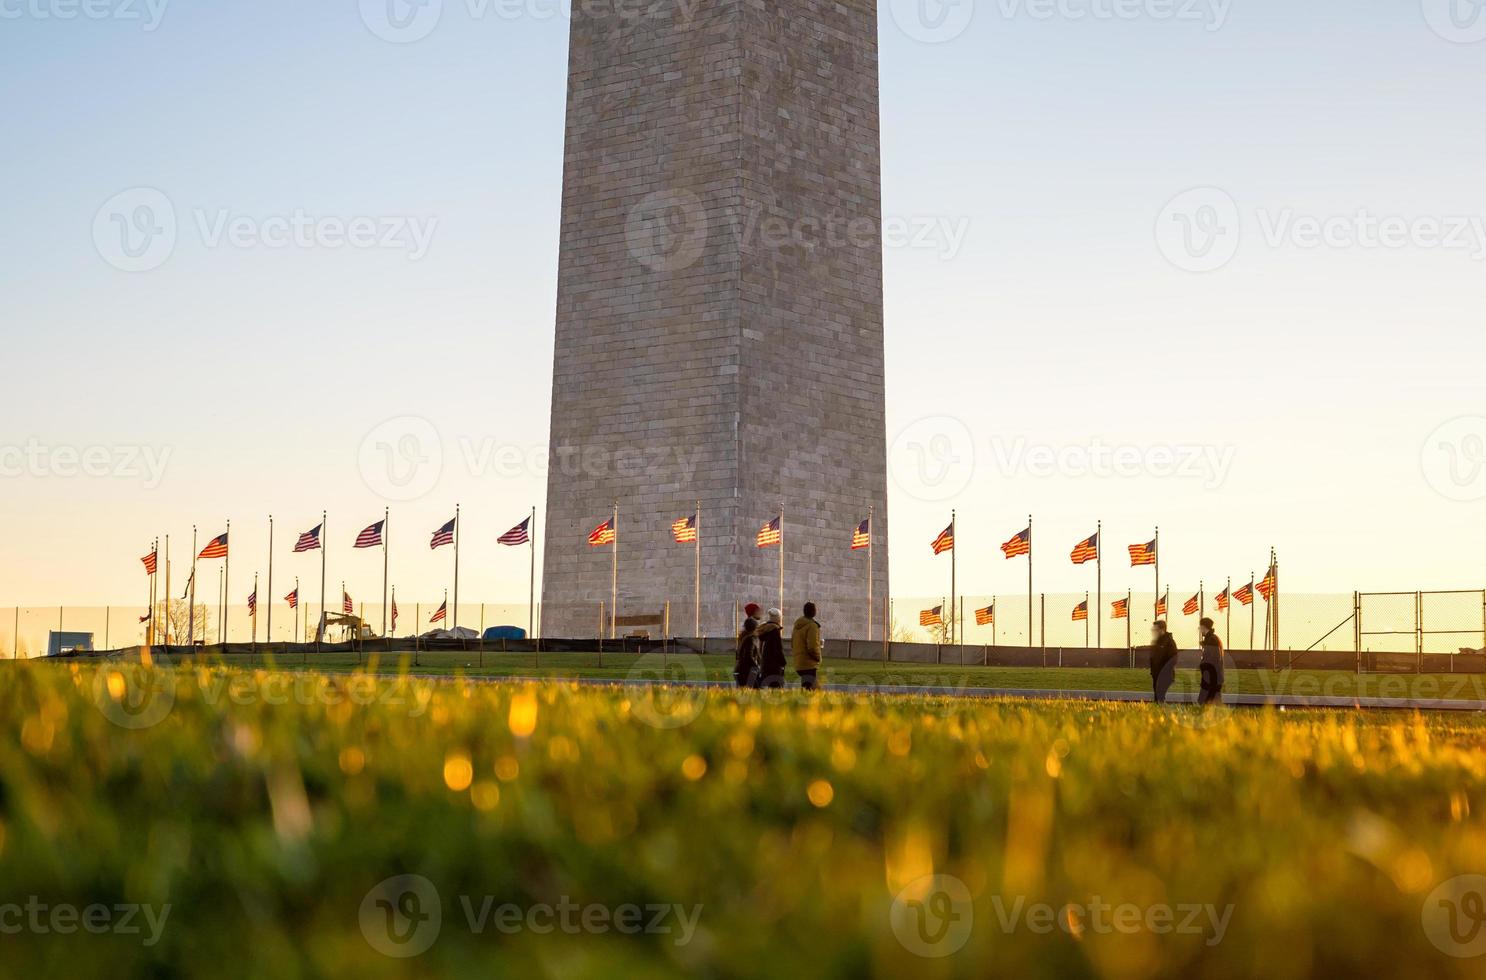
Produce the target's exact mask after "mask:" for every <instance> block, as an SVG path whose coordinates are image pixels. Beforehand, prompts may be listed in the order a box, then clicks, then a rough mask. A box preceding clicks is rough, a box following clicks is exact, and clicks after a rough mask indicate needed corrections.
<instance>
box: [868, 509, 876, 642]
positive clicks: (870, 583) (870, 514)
mask: <svg viewBox="0 0 1486 980" xmlns="http://www.w3.org/2000/svg"><path fill="white" fill-rule="evenodd" d="M875 509H877V506H875V504H868V507H866V641H868V642H872V513H874V512H875Z"/></svg>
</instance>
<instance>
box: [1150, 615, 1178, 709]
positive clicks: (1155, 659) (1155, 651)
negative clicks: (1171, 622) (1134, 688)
mask: <svg viewBox="0 0 1486 980" xmlns="http://www.w3.org/2000/svg"><path fill="white" fill-rule="evenodd" d="M1150 651H1151V688H1152V689H1153V691H1154V692H1155V696H1156V703H1157V704H1165V703H1166V692H1167V691H1168V690H1169V689H1170V688H1171V682H1172V681H1173V680H1175V679H1176V655H1177V649H1176V638H1175V637H1174V636H1172V635H1171V633H1170V632H1168V631H1167V629H1166V620H1164V619H1158V620H1156V622H1155V623H1153V624H1152V625H1151V646H1150Z"/></svg>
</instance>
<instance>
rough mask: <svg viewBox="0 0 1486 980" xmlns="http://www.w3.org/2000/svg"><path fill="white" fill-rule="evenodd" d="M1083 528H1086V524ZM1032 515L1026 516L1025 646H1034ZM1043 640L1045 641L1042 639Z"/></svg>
mask: <svg viewBox="0 0 1486 980" xmlns="http://www.w3.org/2000/svg"><path fill="white" fill-rule="evenodd" d="M1084 527H1088V525H1087V524H1085V525H1084ZM1033 625H1035V624H1034V621H1033V619H1032V515H1031V514H1028V515H1027V646H1028V648H1031V647H1032V646H1035V643H1034V641H1033V637H1032V627H1033ZM1043 639H1046V637H1044V638H1043Z"/></svg>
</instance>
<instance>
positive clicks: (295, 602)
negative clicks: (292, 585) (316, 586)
mask: <svg viewBox="0 0 1486 980" xmlns="http://www.w3.org/2000/svg"><path fill="white" fill-rule="evenodd" d="M284 601H285V602H287V603H289V608H290V609H297V608H298V607H299V590H298V589H295V590H294V591H293V592H291V593H289V594H288V595H286V596H284Z"/></svg>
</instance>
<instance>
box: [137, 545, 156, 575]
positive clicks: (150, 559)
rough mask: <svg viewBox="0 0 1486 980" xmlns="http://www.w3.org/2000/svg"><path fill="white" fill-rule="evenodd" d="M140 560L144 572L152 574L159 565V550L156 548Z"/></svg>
mask: <svg viewBox="0 0 1486 980" xmlns="http://www.w3.org/2000/svg"><path fill="white" fill-rule="evenodd" d="M140 561H142V562H144V571H145V574H146V575H154V574H155V569H156V568H159V567H160V552H159V551H158V550H156V551H151V552H150V553H149V554H147V555H145V556H144V557H143V558H141V559H140Z"/></svg>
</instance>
